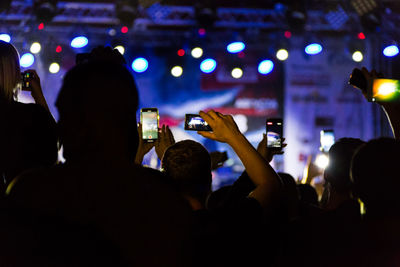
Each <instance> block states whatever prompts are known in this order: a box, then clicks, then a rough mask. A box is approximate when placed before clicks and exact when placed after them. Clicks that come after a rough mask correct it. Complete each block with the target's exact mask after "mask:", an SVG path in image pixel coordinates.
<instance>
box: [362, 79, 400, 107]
mask: <svg viewBox="0 0 400 267" xmlns="http://www.w3.org/2000/svg"><path fill="white" fill-rule="evenodd" d="M370 90H371V92H370V93H368V94H367V96H368V101H371V102H372V101H378V102H399V101H400V81H399V80H392V79H374V81H373V83H372V88H370Z"/></svg>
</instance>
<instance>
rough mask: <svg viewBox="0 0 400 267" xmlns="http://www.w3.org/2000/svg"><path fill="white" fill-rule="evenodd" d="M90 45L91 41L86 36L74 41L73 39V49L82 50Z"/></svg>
mask: <svg viewBox="0 0 400 267" xmlns="http://www.w3.org/2000/svg"><path fill="white" fill-rule="evenodd" d="M88 43H89V40H88V38H86V37H85V36H77V37H75V38H74V39H72V41H71V47H73V48H82V47H85V46H87V44H88Z"/></svg>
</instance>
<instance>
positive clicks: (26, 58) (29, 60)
mask: <svg viewBox="0 0 400 267" xmlns="http://www.w3.org/2000/svg"><path fill="white" fill-rule="evenodd" d="M34 62H35V57H34V56H33V55H32V54H31V53H25V54H23V55H22V57H21V59H20V60H19V64H20V65H21V67H24V68H29V67H30V66H32V65H33V63H34Z"/></svg>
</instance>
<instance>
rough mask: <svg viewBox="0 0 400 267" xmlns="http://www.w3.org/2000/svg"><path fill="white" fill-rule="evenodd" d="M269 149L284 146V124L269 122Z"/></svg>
mask: <svg viewBox="0 0 400 267" xmlns="http://www.w3.org/2000/svg"><path fill="white" fill-rule="evenodd" d="M267 137H268V144H267V146H268V147H273V148H281V146H282V122H271V121H268V122H267Z"/></svg>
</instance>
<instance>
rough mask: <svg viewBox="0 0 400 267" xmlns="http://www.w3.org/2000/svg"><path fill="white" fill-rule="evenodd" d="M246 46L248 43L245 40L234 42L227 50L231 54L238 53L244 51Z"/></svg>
mask: <svg viewBox="0 0 400 267" xmlns="http://www.w3.org/2000/svg"><path fill="white" fill-rule="evenodd" d="M245 48H246V45H245V44H244V43H243V42H233V43H230V44H228V46H227V47H226V50H227V51H228V52H229V53H231V54H236V53H239V52H242V51H243V50H244V49H245Z"/></svg>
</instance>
